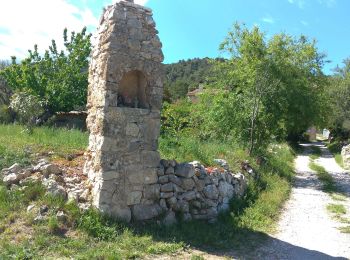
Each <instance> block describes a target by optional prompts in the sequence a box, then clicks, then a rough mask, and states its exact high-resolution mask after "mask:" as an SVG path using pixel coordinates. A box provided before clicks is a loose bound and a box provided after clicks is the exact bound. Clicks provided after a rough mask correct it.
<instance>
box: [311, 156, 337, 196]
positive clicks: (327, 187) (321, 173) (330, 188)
mask: <svg viewBox="0 0 350 260" xmlns="http://www.w3.org/2000/svg"><path fill="white" fill-rule="evenodd" d="M309 167H310V169H311V170H313V171H315V172H316V173H317V177H318V179H319V180H320V181H321V182H322V189H323V190H324V191H325V192H329V193H332V192H337V187H336V185H335V182H334V180H333V178H332V175H330V174H329V173H328V172H327V171H326V169H325V168H324V167H322V166H321V165H318V164H316V163H315V162H313V161H311V162H310V163H309Z"/></svg>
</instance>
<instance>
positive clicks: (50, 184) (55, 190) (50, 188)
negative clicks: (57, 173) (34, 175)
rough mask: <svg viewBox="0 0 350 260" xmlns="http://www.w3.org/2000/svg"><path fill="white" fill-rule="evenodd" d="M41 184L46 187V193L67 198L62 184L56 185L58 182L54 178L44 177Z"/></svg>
mask: <svg viewBox="0 0 350 260" xmlns="http://www.w3.org/2000/svg"><path fill="white" fill-rule="evenodd" d="M43 185H44V186H45V187H46V189H47V193H49V194H51V195H53V196H61V197H63V198H64V199H66V198H67V192H66V190H65V189H64V188H63V187H62V186H60V185H58V183H57V182H56V181H55V180H53V179H44V181H43Z"/></svg>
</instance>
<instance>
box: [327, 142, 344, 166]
mask: <svg viewBox="0 0 350 260" xmlns="http://www.w3.org/2000/svg"><path fill="white" fill-rule="evenodd" d="M327 148H328V150H329V151H330V152H331V153H332V154H333V156H334V159H335V161H336V162H337V163H338V165H339V166H340V167H344V164H343V159H342V156H341V154H340V153H341V148H342V144H341V143H340V142H339V141H335V142H333V143H331V144H328V145H327Z"/></svg>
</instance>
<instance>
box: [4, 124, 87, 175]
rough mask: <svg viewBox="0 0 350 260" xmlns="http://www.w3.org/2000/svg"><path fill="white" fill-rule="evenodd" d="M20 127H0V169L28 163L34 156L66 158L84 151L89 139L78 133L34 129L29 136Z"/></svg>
mask: <svg viewBox="0 0 350 260" xmlns="http://www.w3.org/2000/svg"><path fill="white" fill-rule="evenodd" d="M23 130H24V128H23V127H22V126H20V125H1V124H0V168H4V167H5V166H6V165H10V164H11V163H13V162H18V163H22V164H26V163H29V162H30V160H31V159H33V158H34V157H35V155H36V154H47V153H49V152H54V153H56V154H57V155H59V156H60V155H62V156H64V155H67V154H72V153H77V152H82V151H84V150H85V148H86V146H87V143H88V135H87V134H86V133H83V132H81V131H78V130H63V129H55V128H48V127H40V128H39V127H37V128H34V129H33V133H32V134H31V135H28V134H27V133H26V132H25V131H23Z"/></svg>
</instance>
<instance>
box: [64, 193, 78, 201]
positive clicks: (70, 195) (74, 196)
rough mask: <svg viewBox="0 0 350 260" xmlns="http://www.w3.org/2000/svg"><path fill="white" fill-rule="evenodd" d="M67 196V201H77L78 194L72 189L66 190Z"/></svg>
mask: <svg viewBox="0 0 350 260" xmlns="http://www.w3.org/2000/svg"><path fill="white" fill-rule="evenodd" d="M67 197H68V201H70V202H78V201H79V195H78V193H76V192H75V191H74V190H73V191H68V193H67Z"/></svg>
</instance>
